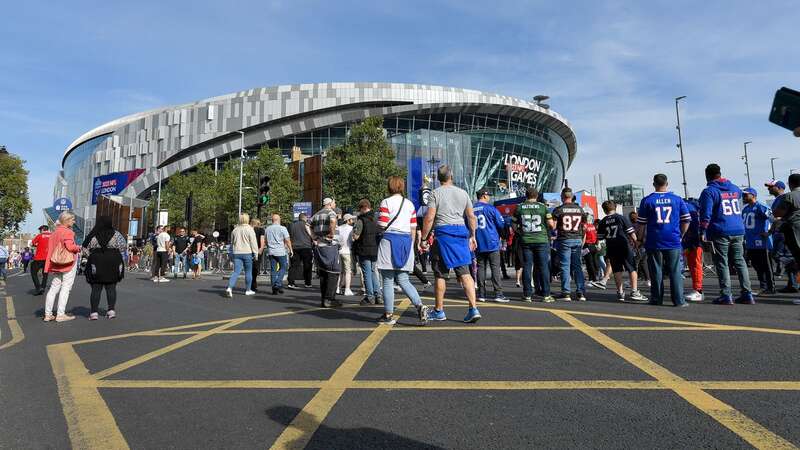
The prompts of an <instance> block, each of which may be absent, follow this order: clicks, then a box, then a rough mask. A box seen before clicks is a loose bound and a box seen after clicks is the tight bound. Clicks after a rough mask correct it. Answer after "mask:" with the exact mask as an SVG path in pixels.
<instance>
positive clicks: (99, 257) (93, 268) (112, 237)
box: [83, 216, 128, 320]
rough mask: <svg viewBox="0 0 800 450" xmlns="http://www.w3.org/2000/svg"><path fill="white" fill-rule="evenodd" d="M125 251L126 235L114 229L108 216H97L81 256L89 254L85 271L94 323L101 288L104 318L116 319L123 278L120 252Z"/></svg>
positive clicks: (84, 242)
mask: <svg viewBox="0 0 800 450" xmlns="http://www.w3.org/2000/svg"><path fill="white" fill-rule="evenodd" d="M127 248H128V243H127V241H126V240H125V236H123V235H122V233H120V232H119V231H116V230H114V227H113V226H112V225H111V217H109V216H100V217H98V218H97V224H96V225H95V226H94V228H93V229H92V231H91V232H89V234H88V235H87V236H86V239H85V240H84V241H83V253H84V255H86V254H88V255H89V259H88V261H87V263H86V271H85V275H86V281H87V282H88V283H89V284H91V285H92V294H91V297H90V300H91V313H90V314H89V320H97V319H98V317H99V309H98V308H99V306H100V294H101V293H102V291H103V289H105V291H106V300H107V301H108V311H107V312H106V317H108V318H109V319H113V318H114V317H116V316H117V313H116V304H117V283H119V282H120V281H121V280H122V278H123V276H124V275H125V263H124V262H123V259H122V253H123V252H125V251H127Z"/></svg>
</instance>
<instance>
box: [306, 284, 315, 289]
mask: <svg viewBox="0 0 800 450" xmlns="http://www.w3.org/2000/svg"><path fill="white" fill-rule="evenodd" d="M312 287H314V286H312V285H310V284H307V285H306V289H311V288H312Z"/></svg>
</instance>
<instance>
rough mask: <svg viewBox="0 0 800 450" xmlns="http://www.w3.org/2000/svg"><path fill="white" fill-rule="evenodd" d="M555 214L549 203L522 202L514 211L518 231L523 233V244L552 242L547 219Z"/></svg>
mask: <svg viewBox="0 0 800 450" xmlns="http://www.w3.org/2000/svg"><path fill="white" fill-rule="evenodd" d="M552 218H553V216H552V215H551V214H550V212H548V211H547V205H545V204H544V203H539V202H532V203H531V202H527V201H526V202H522V203H520V204H519V205H517V212H516V213H514V224H515V225H516V230H517V232H521V233H522V243H523V244H547V243H549V242H550V229H549V228H548V227H547V221H548V220H549V219H552Z"/></svg>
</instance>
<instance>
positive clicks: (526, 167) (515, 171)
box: [504, 154, 543, 186]
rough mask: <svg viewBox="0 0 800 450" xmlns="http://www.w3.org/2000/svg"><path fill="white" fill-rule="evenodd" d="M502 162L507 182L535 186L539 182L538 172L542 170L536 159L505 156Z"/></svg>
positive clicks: (539, 162)
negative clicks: (506, 173)
mask: <svg viewBox="0 0 800 450" xmlns="http://www.w3.org/2000/svg"><path fill="white" fill-rule="evenodd" d="M504 162H505V165H506V171H507V172H508V181H509V182H511V183H514V182H519V183H524V184H527V185H530V186H535V185H536V184H537V182H538V181H539V172H541V170H542V165H543V163H542V162H541V161H539V160H538V159H535V158H530V157H528V156H519V155H510V154H506V157H505V160H504Z"/></svg>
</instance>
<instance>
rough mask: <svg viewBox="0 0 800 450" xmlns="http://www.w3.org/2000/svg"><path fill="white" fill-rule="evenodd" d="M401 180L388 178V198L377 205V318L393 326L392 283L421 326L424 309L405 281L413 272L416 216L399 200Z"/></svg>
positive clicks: (403, 185) (411, 207)
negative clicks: (379, 299)
mask: <svg viewBox="0 0 800 450" xmlns="http://www.w3.org/2000/svg"><path fill="white" fill-rule="evenodd" d="M405 189H406V183H405V181H404V180H403V179H402V178H400V177H397V176H393V177H389V183H388V190H389V197H388V198H386V199H384V200H383V201H382V202H381V205H380V209H379V213H380V214H379V216H378V226H379V227H380V228H381V229H382V230H383V238H382V239H381V241H380V243H379V244H378V264H377V267H378V271H380V274H381V278H382V279H383V310H384V313H383V314H381V316H380V317H379V318H378V322H379V323H382V324H387V325H392V324H394V323H395V318H394V316H393V313H394V284H395V282H397V284H399V285H400V288H401V289H402V290H403V292H404V293H405V294H406V295H407V296H408V298H409V300H411V303H413V304H414V306H415V307H416V308H417V315H418V317H419V322H420V324H421V325H425V324H426V323H427V321H428V307H427V306H425V305H423V304H422V300H421V299H420V297H419V293H418V292H417V289H416V288H415V287H414V285H413V284H411V281H409V279H408V274H409V272H413V271H414V244H415V242H414V241H415V240H416V235H417V233H416V231H417V213H416V211H414V204H413V203H411V201H410V200H407V199H406V198H405V197H403V192H404V191H405Z"/></svg>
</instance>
